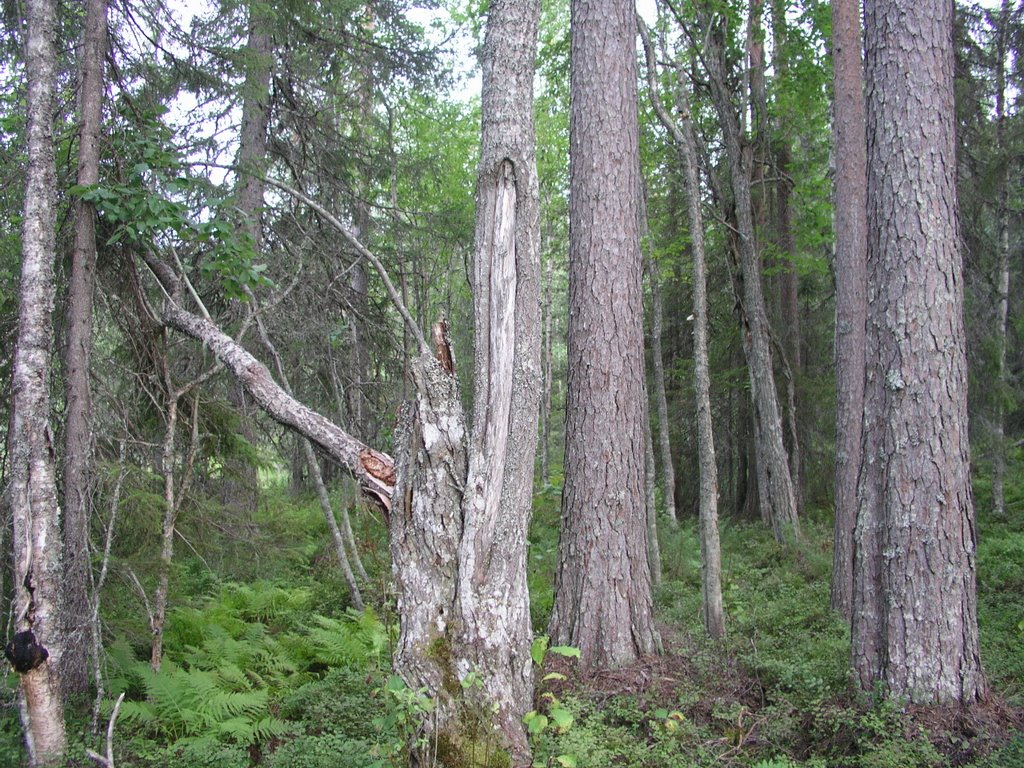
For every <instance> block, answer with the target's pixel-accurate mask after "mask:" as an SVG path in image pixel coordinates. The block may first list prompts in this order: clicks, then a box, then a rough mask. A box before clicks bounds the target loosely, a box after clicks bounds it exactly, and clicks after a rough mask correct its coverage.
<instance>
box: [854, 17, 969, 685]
mask: <svg viewBox="0 0 1024 768" xmlns="http://www.w3.org/2000/svg"><path fill="white" fill-rule="evenodd" d="M952 30H953V5H952V4H951V3H948V2H946V1H945V0H922V1H921V2H918V3H914V4H913V5H907V4H905V3H902V2H896V1H894V0H874V1H873V2H869V3H868V5H867V7H866V15H865V51H866V56H865V64H866V66H865V73H866V82H867V100H866V103H867V129H868V130H867V136H868V144H867V157H868V166H867V168H868V197H867V199H868V209H867V210H868V256H869V258H868V322H867V358H866V359H867V360H868V361H869V362H868V367H867V375H866V380H865V410H864V434H863V440H862V448H863V453H862V455H863V457H864V459H863V460H864V464H863V467H862V469H861V475H860V483H859V487H858V502H859V504H858V509H859V516H858V520H857V527H856V531H855V536H854V543H855V558H854V565H855V571H854V593H853V635H852V640H853V667H854V670H855V672H856V675H857V677H858V679H859V681H860V684H861V686H862V687H863V688H864V689H866V690H871V689H872V687H873V686H874V684H875V683H876V682H878V681H881V682H883V683H884V684H885V685H886V686H887V689H888V691H889V692H890V694H892V695H893V696H896V697H900V698H905V699H909V700H911V701H912V702H914V703H921V704H924V703H933V702H934V703H950V702H958V703H961V704H969V703H971V702H974V701H977V700H978V699H980V698H981V697H983V696H984V694H985V680H984V676H983V674H982V670H981V661H980V658H979V651H978V625H977V598H976V592H975V547H976V542H977V536H976V531H975V522H974V504H973V500H972V498H971V484H970V471H969V446H968V435H967V359H966V351H965V339H964V327H963V277H962V274H961V272H962V265H961V256H960V239H959V232H958V231H957V196H956V158H955V141H954V111H953V45H952Z"/></svg>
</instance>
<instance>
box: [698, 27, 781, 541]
mask: <svg viewBox="0 0 1024 768" xmlns="http://www.w3.org/2000/svg"><path fill="white" fill-rule="evenodd" d="M715 23H721V22H715ZM720 34H721V32H720V31H714V30H713V31H712V33H711V34H709V35H708V37H707V41H708V45H707V55H706V57H705V65H706V66H707V70H708V78H709V80H710V84H711V93H712V97H713V100H714V103H715V111H716V112H717V113H718V118H719V122H720V123H721V126H722V135H723V138H724V143H725V152H726V155H727V157H728V159H729V176H730V180H731V184H732V194H733V203H734V205H735V207H736V225H737V229H738V232H737V233H736V236H737V241H738V242H737V245H738V249H739V260H740V267H741V269H742V272H743V296H742V315H743V321H744V323H743V324H744V327H743V343H744V352H745V353H746V356H747V366H748V368H749V370H750V397H751V400H752V402H753V405H754V441H755V447H756V453H757V477H758V483H757V486H758V502H759V505H760V509H761V516H762V517H763V518H764V519H765V520H766V521H768V523H769V524H770V525H771V528H772V533H773V534H774V536H775V538H776V540H777V541H779V542H785V541H788V540H791V539H793V538H799V535H800V527H799V520H798V518H797V508H796V496H795V494H794V492H793V481H792V478H791V476H790V471H789V459H788V457H787V455H786V449H785V445H784V443H783V429H782V417H781V413H780V409H779V400H778V394H777V393H776V390H775V380H774V377H773V373H772V353H771V331H770V329H769V327H768V313H767V310H766V307H765V298H764V289H763V287H762V284H761V255H760V254H759V253H758V249H757V240H756V234H755V231H754V218H753V203H752V199H751V182H750V180H751V173H752V164H753V155H752V148H751V147H750V146H749V145H744V144H743V143H742V141H741V137H740V125H739V117H738V116H737V113H736V108H735V106H734V105H733V102H732V98H731V94H730V92H729V89H728V87H727V85H726V75H725V62H724V57H725V52H724V50H723V47H722V45H723V44H722V41H721V40H720V39H719V38H718V36H719V35H720Z"/></svg>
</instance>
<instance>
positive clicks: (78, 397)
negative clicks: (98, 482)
mask: <svg viewBox="0 0 1024 768" xmlns="http://www.w3.org/2000/svg"><path fill="white" fill-rule="evenodd" d="M106 53H107V3H106V0H89V2H88V3H87V4H86V10H85V31H84V34H83V38H82V47H81V53H80V55H79V71H80V86H79V107H78V123H79V144H78V177H77V183H78V184H79V185H81V186H89V185H92V184H96V183H97V182H98V181H99V168H100V130H101V127H102V123H103V83H104V73H103V69H104V61H105V58H106ZM95 285H96V210H95V206H94V205H93V204H92V203H87V202H86V201H84V200H77V201H76V202H75V240H74V247H73V250H72V255H71V277H70V281H69V285H68V310H67V318H68V329H67V352H66V355H65V360H64V375H65V398H66V402H67V406H66V414H67V415H66V425H65V433H64V589H63V592H64V620H65V622H66V625H65V637H66V642H67V646H66V648H65V650H64V657H63V659H62V661H61V663H62V665H63V666H62V668H61V682H62V684H63V686H64V695H65V696H68V697H71V696H76V695H78V696H83V695H85V694H86V693H87V692H88V690H89V683H90V680H89V648H90V646H91V643H90V642H89V639H88V637H87V633H88V631H89V628H90V627H91V626H92V623H91V622H90V616H91V615H92V608H91V605H90V602H91V601H90V596H89V589H90V574H89V567H90V564H89V517H90V512H91V502H92V494H91V486H92V449H93V436H92V393H91V391H90V387H89V369H90V360H91V358H92V302H93V293H94V290H95Z"/></svg>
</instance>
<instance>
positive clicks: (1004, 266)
mask: <svg viewBox="0 0 1024 768" xmlns="http://www.w3.org/2000/svg"><path fill="white" fill-rule="evenodd" d="M1012 13H1013V5H1012V4H1011V3H1010V0H1003V3H1002V7H1001V8H1000V11H999V22H998V23H999V28H998V29H997V30H996V94H995V96H996V114H995V119H996V156H997V157H999V158H1005V157H1006V95H1007V94H1006V53H1007V43H1008V38H1009V30H1010V23H1011V14H1012ZM1004 162H1005V161H1004ZM1008 166H1009V164H1008V163H1006V164H1005V165H1004V167H1003V172H1002V177H1001V178H1000V180H999V208H998V210H997V212H996V215H997V217H998V223H999V244H998V246H997V248H998V249H999V259H998V264H999V266H998V269H997V275H996V291H997V297H996V298H997V305H996V382H997V386H998V390H997V393H996V407H995V414H994V416H993V428H992V452H993V457H992V458H993V460H992V511H993V513H994V514H995V515H996V516H997V517H1000V518H1005V517H1006V494H1005V491H1004V489H1003V478H1004V476H1005V474H1006V425H1005V421H1006V406H1005V396H1004V394H1003V393H1004V391H1005V388H1006V386H1007V379H1006V336H1007V322H1008V320H1009V314H1010V312H1009V310H1010V221H1009V219H1010V205H1009V196H1010V174H1009V172H1008Z"/></svg>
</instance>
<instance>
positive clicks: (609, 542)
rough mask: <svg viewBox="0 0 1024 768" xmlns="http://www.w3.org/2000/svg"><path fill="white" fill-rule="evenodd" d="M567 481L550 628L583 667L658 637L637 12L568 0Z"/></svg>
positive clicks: (620, 656)
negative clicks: (650, 552) (648, 540)
mask: <svg viewBox="0 0 1024 768" xmlns="http://www.w3.org/2000/svg"><path fill="white" fill-rule="evenodd" d="M571 37H572V41H571V54H570V62H571V63H570V72H571V83H572V86H571V88H572V91H571V105H570V123H569V136H570V138H569V141H570V157H569V194H570V204H569V328H568V364H569V374H568V394H567V401H566V447H565V487H564V491H563V496H562V529H561V540H560V543H559V563H558V570H557V573H556V576H555V599H554V608H553V611H552V615H551V626H550V634H551V636H552V638H553V639H554V641H555V642H558V643H561V644H567V645H572V646H575V647H577V648H579V649H580V652H581V655H582V664H583V665H584V666H585V667H617V666H622V665H625V664H629V663H632V662H634V661H636V660H637V659H638V658H640V657H641V656H644V655H646V654H650V653H652V652H654V651H655V650H657V648H658V645H659V639H658V635H657V632H656V630H655V628H654V620H653V607H652V601H651V584H650V571H649V569H648V565H647V552H646V546H645V536H644V530H645V519H644V432H643V419H644V410H645V409H644V397H645V387H644V364H643V303H642V292H641V284H640V280H641V255H640V239H639V232H638V218H637V190H639V189H640V184H639V173H640V164H639V150H638V123H637V91H636V50H635V49H636V43H635V39H636V36H635V18H634V10H633V6H632V4H630V3H625V2H621V1H619V2H616V0H573V3H572V22H571Z"/></svg>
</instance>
